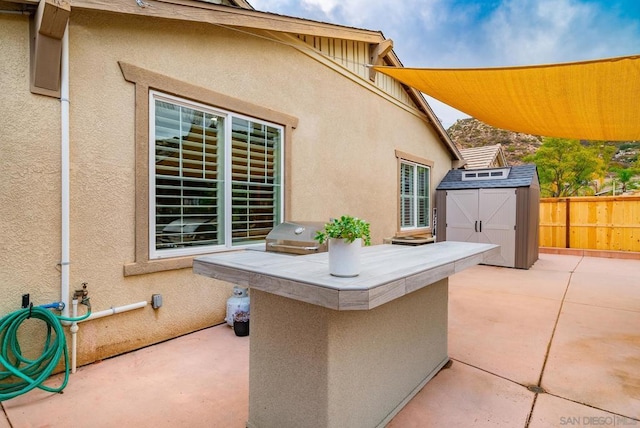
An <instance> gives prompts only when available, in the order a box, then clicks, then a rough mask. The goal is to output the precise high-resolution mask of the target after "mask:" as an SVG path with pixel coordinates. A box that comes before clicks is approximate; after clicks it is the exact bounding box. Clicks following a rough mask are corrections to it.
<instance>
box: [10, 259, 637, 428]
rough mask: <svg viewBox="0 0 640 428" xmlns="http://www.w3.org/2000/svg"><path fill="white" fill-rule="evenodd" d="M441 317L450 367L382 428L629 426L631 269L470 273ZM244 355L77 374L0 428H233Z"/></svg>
mask: <svg viewBox="0 0 640 428" xmlns="http://www.w3.org/2000/svg"><path fill="white" fill-rule="evenodd" d="M449 311H450V312H449V356H450V358H451V360H452V361H453V365H452V366H451V367H450V368H448V369H443V370H442V371H441V372H440V373H439V374H438V375H437V376H436V377H435V378H433V379H432V380H431V381H430V382H429V383H428V384H427V385H426V386H425V387H424V388H423V389H422V390H421V391H420V392H419V393H418V394H417V395H416V396H415V397H414V398H413V399H412V400H411V401H410V402H409V403H408V404H407V406H406V407H405V408H404V409H403V410H402V411H401V412H400V413H399V414H398V415H397V416H396V417H395V418H394V419H393V420H392V421H391V423H390V424H389V425H388V427H390V428H391V427H393V428H404V427H421V428H422V427H509V428H511V427H532V428H534V427H536V428H537V427H559V426H573V427H584V426H600V427H602V426H607V427H613V426H616V427H620V426H640V260H628V259H627V260H625V259H610V258H596V257H582V256H576V255H556V254H540V260H538V261H537V262H536V264H535V265H534V266H533V267H532V268H531V269H530V270H518V269H508V268H499V267H492V266H475V267H473V268H469V269H467V270H465V271H463V272H461V273H458V274H456V275H454V276H452V277H451V278H450V289H449ZM80 340H82V338H80ZM249 342H250V339H249V338H248V337H236V336H235V335H234V334H233V331H232V330H231V329H230V328H228V327H227V326H225V325H221V326H217V327H212V328H209V329H206V330H202V331H199V332H196V333H193V334H189V335H186V336H183V337H180V338H177V339H174V340H171V341H168V342H164V343H161V344H158V345H155V346H151V347H148V348H145V349H141V350H138V351H135V352H131V353H129V354H125V355H122V356H119V357H116V358H112V359H109V360H105V361H102V362H100V363H96V364H92V365H89V366H85V367H80V368H79V369H78V372H77V373H76V374H74V375H72V376H71V379H70V381H69V385H68V386H67V388H66V389H65V390H64V393H63V394H51V393H46V392H43V391H40V390H36V391H31V392H29V393H27V394H25V395H23V396H20V397H18V398H14V399H12V400H8V401H5V402H3V403H1V405H2V412H0V428H10V427H12V428H23V427H54V428H55V427H92V428H100V427H238V428H241V427H244V426H245V422H246V420H247V416H248V395H249V394H248V379H249V376H248V364H249ZM50 381H51V384H52V385H57V384H59V376H54V377H53V378H52V379H50ZM276 393H277V391H276Z"/></svg>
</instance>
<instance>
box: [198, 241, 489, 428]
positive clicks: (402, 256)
mask: <svg viewBox="0 0 640 428" xmlns="http://www.w3.org/2000/svg"><path fill="white" fill-rule="evenodd" d="M497 251H499V246H497V245H493V244H476V243H466V242H464V243H463V242H441V243H436V244H429V245H422V246H415V247H412V246H402V245H376V246H371V247H364V248H362V272H361V273H360V275H359V276H357V277H353V278H338V277H333V276H331V275H330V274H329V270H328V253H319V254H312V255H305V256H289V255H283V254H277V253H269V252H262V251H251V250H245V251H236V252H228V253H221V254H216V255H210V256H203V257H198V258H196V259H195V260H194V263H193V270H194V272H195V273H198V274H201V275H205V276H209V277H212V278H216V279H220V280H224V281H228V282H231V283H233V284H237V285H240V286H244V287H250V288H251V292H250V293H251V333H250V336H251V343H250V357H249V420H248V422H247V427H249V428H264V427H276V426H277V427H296V428H297V427H335V428H343V427H350V428H351V427H377V426H384V425H386V424H387V423H388V422H389V421H390V420H391V418H393V416H395V415H396V414H397V413H398V412H399V411H400V410H401V409H402V407H404V405H405V404H406V403H407V402H409V400H410V399H411V398H412V397H413V396H414V395H415V394H417V393H418V392H419V391H420V389H421V388H422V387H423V386H424V385H425V384H426V383H427V382H428V381H429V380H430V379H431V378H432V377H433V376H435V375H436V373H437V372H438V371H439V370H440V369H441V368H442V367H443V366H444V365H445V364H446V363H447V362H448V360H449V357H448V355H447V313H448V312H447V301H448V296H447V294H448V277H449V276H450V275H452V274H454V273H456V272H459V271H461V270H463V269H465V268H467V267H470V266H473V265H476V264H479V263H482V262H483V260H484V258H485V257H490V256H491V255H493V254H494V253H495V252H497Z"/></svg>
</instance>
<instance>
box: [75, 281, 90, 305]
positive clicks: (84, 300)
mask: <svg viewBox="0 0 640 428" xmlns="http://www.w3.org/2000/svg"><path fill="white" fill-rule="evenodd" d="M73 299H74V300H80V303H81V304H83V305H85V306H86V307H88V308H89V309H91V302H90V301H89V291H88V290H87V283H86V282H83V283H82V289H81V290H76V291H75V292H74V293H73Z"/></svg>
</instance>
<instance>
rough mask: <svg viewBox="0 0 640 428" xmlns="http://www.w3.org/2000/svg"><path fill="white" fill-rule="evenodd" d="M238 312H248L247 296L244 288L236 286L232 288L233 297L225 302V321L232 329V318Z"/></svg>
mask: <svg viewBox="0 0 640 428" xmlns="http://www.w3.org/2000/svg"><path fill="white" fill-rule="evenodd" d="M240 311H244V312H249V295H248V290H247V289H246V288H242V287H238V286H236V287H233V296H231V297H229V299H228V300H227V317H226V318H225V321H226V322H227V324H229V326H230V327H233V316H234V315H235V314H236V312H240Z"/></svg>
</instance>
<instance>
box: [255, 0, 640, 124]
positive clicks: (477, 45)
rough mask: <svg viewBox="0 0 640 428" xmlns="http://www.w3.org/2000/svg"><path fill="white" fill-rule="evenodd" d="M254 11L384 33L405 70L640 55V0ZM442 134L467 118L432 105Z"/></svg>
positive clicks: (284, 5) (316, 1) (417, 1)
mask: <svg viewBox="0 0 640 428" xmlns="http://www.w3.org/2000/svg"><path fill="white" fill-rule="evenodd" d="M249 3H250V4H251V5H252V6H253V7H255V8H256V9H257V10H261V11H264V12H274V13H279V14H283V15H289V16H295V17H299V18H306V19H313V20H317V21H323V22H330V23H333V24H340V25H347V26H351V27H357V28H366V29H369V30H377V31H382V33H383V34H384V35H385V37H386V38H389V39H392V40H393V42H394V51H395V52H396V54H397V55H398V56H399V57H400V60H401V61H402V63H403V64H404V65H405V66H406V67H425V68H467V67H497V66H513V65H530V64H550V63H559V62H572V61H583V60H591V59H599V58H608V57H615V56H624V55H634V54H640V0H484V1H469V0H405V1H399V0H396V1H388V0H387V1H381V0H249ZM429 103H430V104H431V107H432V108H433V109H434V111H435V112H436V115H437V116H438V117H439V118H440V120H441V121H442V123H443V125H444V127H445V128H448V127H449V126H451V125H452V124H453V122H455V120H456V119H459V118H463V117H467V116H466V115H464V114H463V113H460V112H458V111H456V110H454V109H452V108H450V107H448V106H446V105H444V104H442V103H440V102H439V101H437V100H433V99H430V98H429Z"/></svg>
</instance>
